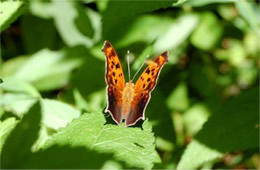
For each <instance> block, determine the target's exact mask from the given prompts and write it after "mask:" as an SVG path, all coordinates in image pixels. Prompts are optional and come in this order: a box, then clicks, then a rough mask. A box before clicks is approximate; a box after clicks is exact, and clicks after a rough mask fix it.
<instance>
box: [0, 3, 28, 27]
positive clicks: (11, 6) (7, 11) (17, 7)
mask: <svg viewBox="0 0 260 170" xmlns="http://www.w3.org/2000/svg"><path fill="white" fill-rule="evenodd" d="M26 6H27V4H26V2H25V1H23V0H19V1H0V31H3V30H4V29H6V28H7V27H8V26H9V25H10V24H11V23H12V22H14V21H15V20H16V19H17V18H18V17H19V16H20V15H21V14H23V13H24V11H25V9H26Z"/></svg>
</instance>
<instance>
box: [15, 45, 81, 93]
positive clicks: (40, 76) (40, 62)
mask: <svg viewBox="0 0 260 170" xmlns="http://www.w3.org/2000/svg"><path fill="white" fill-rule="evenodd" d="M82 50H84V49H82V48H74V49H68V50H62V51H50V50H48V49H43V50H41V51H39V52H37V53H35V54H33V55H32V56H31V57H30V59H29V60H27V61H26V63H24V65H23V66H22V67H21V68H20V69H18V70H17V72H16V74H15V77H17V78H19V79H22V80H26V81H28V82H30V83H32V84H33V85H34V86H35V87H36V88H37V89H39V90H50V89H55V88H59V87H61V86H63V85H65V84H66V83H67V82H68V79H69V76H70V72H71V71H72V70H73V69H75V68H76V67H78V66H79V65H80V64H81V62H82V58H83V57H85V56H84V54H85V53H84V52H83V53H82Z"/></svg>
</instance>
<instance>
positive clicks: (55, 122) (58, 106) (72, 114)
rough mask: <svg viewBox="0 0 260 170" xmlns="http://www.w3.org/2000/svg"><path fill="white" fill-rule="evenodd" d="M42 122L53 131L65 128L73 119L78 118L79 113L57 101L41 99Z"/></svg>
mask: <svg viewBox="0 0 260 170" xmlns="http://www.w3.org/2000/svg"><path fill="white" fill-rule="evenodd" d="M41 107H42V122H43V123H44V125H46V126H47V127H49V128H53V129H55V130H57V129H59V128H61V127H65V126H66V125H67V124H68V123H69V122H71V121H72V119H74V118H78V117H79V116H80V111H79V110H76V109H75V108H73V107H71V106H70V105H68V104H65V103H62V102H60V101H57V100H51V99H42V100H41Z"/></svg>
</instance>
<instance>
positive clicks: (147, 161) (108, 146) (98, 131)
mask: <svg viewBox="0 0 260 170" xmlns="http://www.w3.org/2000/svg"><path fill="white" fill-rule="evenodd" d="M104 124H105V119H104V115H103V113H100V112H98V113H91V114H84V115H82V116H81V117H80V118H78V119H75V120H74V121H73V122H72V123H70V124H69V125H68V126H67V127H66V128H63V129H61V130H59V131H58V133H57V134H55V135H54V136H53V137H52V139H50V140H49V141H47V144H46V146H45V147H44V149H47V148H49V147H52V146H53V145H55V144H59V145H61V146H64V145H71V146H73V147H82V146H84V147H86V148H88V149H91V150H95V151H98V152H102V153H113V154H114V158H115V159H117V160H120V161H124V162H126V163H127V164H128V165H129V166H130V167H139V168H152V166H153V163H154V162H158V161H159V160H158V159H159V158H158V157H157V153H156V151H155V146H154V136H153V133H152V132H151V130H152V129H151V125H150V124H149V123H148V121H145V122H144V123H143V126H142V129H141V128H138V127H129V128H126V127H124V125H121V126H117V125H112V124H105V125H104Z"/></svg>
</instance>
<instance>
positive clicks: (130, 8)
mask: <svg viewBox="0 0 260 170" xmlns="http://www.w3.org/2000/svg"><path fill="white" fill-rule="evenodd" d="M176 1H177V0H168V1H165V0H162V1H149V0H142V1H109V3H108V5H107V8H106V10H105V12H104V16H105V17H109V16H117V17H122V16H131V15H136V14H140V13H144V12H151V11H154V10H157V9H160V8H167V7H170V6H171V5H172V4H173V3H174V2H176Z"/></svg>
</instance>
